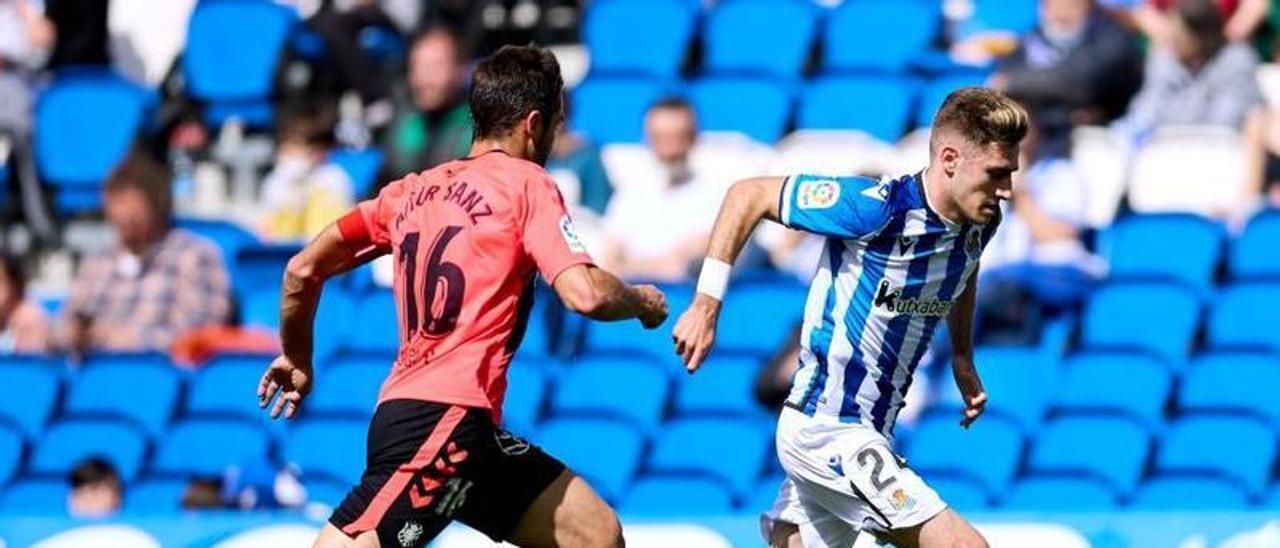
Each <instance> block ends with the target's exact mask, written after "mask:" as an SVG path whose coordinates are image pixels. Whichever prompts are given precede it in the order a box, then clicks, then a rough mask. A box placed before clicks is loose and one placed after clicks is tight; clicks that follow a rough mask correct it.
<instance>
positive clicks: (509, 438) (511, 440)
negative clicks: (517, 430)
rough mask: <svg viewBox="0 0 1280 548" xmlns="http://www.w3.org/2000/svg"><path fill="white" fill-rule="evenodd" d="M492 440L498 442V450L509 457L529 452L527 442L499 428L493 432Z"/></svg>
mask: <svg viewBox="0 0 1280 548" xmlns="http://www.w3.org/2000/svg"><path fill="white" fill-rule="evenodd" d="M493 441H495V442H497V443H498V450H499V451H502V453H503V454H505V455H507V456H509V457H515V456H519V455H523V454H525V453H528V452H529V447H530V445H529V442H527V441H525V440H524V439H521V438H519V437H516V435H515V434H512V433H511V432H507V431H505V430H500V431H497V432H494V433H493Z"/></svg>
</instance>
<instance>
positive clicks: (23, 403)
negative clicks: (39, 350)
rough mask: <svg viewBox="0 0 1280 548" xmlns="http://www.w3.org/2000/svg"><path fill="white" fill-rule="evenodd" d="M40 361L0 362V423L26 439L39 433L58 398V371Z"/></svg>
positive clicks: (52, 365)
mask: <svg viewBox="0 0 1280 548" xmlns="http://www.w3.org/2000/svg"><path fill="white" fill-rule="evenodd" d="M55 367H57V366H55V365H54V364H53V362H46V361H44V360H40V359H31V360H25V359H17V360H15V359H12V358H9V359H5V360H3V361H0V375H3V376H4V379H5V382H3V383H0V423H9V424H10V425H12V426H14V427H16V428H18V430H19V431H21V432H22V433H23V434H24V435H26V436H28V437H30V436H34V435H35V434H37V433H38V432H40V431H41V430H42V429H43V427H44V424H45V422H47V421H48V420H49V417H50V416H51V415H52V414H53V408H54V404H55V403H56V402H57V399H58V387H59V385H60V381H59V379H58V370H57V369H55Z"/></svg>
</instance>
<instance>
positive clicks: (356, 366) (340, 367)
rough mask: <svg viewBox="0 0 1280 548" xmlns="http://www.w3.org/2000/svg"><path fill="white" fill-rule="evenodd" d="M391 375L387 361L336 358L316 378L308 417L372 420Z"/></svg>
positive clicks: (309, 403) (308, 401)
mask: <svg viewBox="0 0 1280 548" xmlns="http://www.w3.org/2000/svg"><path fill="white" fill-rule="evenodd" d="M390 371H391V362H390V360H379V359H367V360H366V359H360V358H338V359H335V361H334V363H333V366H332V367H329V368H326V371H325V372H324V373H323V374H322V375H320V376H319V377H317V379H316V384H315V389H314V390H313V391H312V392H311V398H310V399H309V400H307V416H310V417H330V418H332V417H345V418H353V419H355V418H358V419H365V420H368V419H369V418H370V417H373V412H374V409H375V408H376V406H377V403H378V392H379V391H380V390H382V382H383V381H384V380H386V378H387V374H388V373H389V372H390Z"/></svg>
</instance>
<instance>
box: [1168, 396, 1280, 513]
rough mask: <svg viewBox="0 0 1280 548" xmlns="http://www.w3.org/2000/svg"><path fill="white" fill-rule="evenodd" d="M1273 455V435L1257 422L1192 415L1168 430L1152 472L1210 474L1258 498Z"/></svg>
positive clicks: (1250, 418) (1271, 431)
mask: <svg viewBox="0 0 1280 548" xmlns="http://www.w3.org/2000/svg"><path fill="white" fill-rule="evenodd" d="M1275 455H1276V434H1275V431H1274V430H1272V429H1271V427H1270V426H1268V425H1267V424H1265V423H1263V422H1262V421H1261V420H1259V419H1256V418H1253V417H1233V416H1218V415H1192V416H1187V417H1184V418H1182V419H1179V420H1177V421H1175V422H1174V423H1173V424H1172V425H1171V426H1170V427H1169V430H1168V432H1167V433H1166V434H1165V436H1164V440H1163V441H1162V443H1161V444H1160V451H1159V453H1158V455H1157V457H1156V471H1158V472H1167V473H1175V474H1179V473H1191V474H1213V475H1216V476H1219V477H1222V478H1226V479H1229V480H1232V481H1236V482H1238V483H1240V484H1241V485H1242V486H1243V487H1244V488H1245V489H1246V490H1247V491H1248V492H1249V494H1250V495H1258V494H1261V493H1262V491H1263V489H1264V488H1265V487H1266V485H1267V480H1268V479H1270V476H1271V466H1272V463H1273V462H1274V459H1275Z"/></svg>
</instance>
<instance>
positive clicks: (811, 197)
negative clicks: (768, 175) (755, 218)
mask: <svg viewBox="0 0 1280 548" xmlns="http://www.w3.org/2000/svg"><path fill="white" fill-rule="evenodd" d="M778 200H779V207H778V212H779V217H780V218H781V219H780V220H781V221H782V224H784V225H786V226H788V227H790V228H794V229H797V230H803V231H805V232H811V233H814V234H820V235H823V236H829V237H835V238H861V237H862V236H866V235H867V234H870V233H872V232H874V231H876V230H877V229H878V228H880V226H881V225H883V224H884V221H885V219H886V214H887V211H888V204H887V202H888V186H887V185H886V184H882V183H880V182H878V181H876V180H875V179H871V178H867V177H823V176H818V175H792V176H790V177H787V178H786V180H785V181H784V182H783V184H782V194H781V195H780V196H779V197H778Z"/></svg>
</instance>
